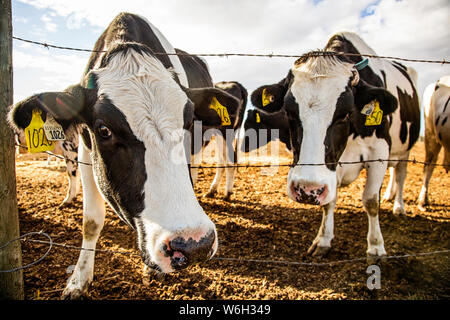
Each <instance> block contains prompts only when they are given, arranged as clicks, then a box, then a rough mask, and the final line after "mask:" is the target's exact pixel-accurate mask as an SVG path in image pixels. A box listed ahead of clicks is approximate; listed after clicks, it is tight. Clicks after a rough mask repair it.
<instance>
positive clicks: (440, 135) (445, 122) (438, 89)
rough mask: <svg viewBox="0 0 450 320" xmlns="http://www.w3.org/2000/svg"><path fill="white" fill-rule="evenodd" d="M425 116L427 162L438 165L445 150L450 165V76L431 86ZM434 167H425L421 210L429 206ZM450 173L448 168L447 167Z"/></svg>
mask: <svg viewBox="0 0 450 320" xmlns="http://www.w3.org/2000/svg"><path fill="white" fill-rule="evenodd" d="M423 105H424V109H423V110H424V116H425V162H427V163H436V162H437V160H438V156H439V152H440V151H441V148H442V147H443V148H444V162H443V164H444V165H447V166H448V165H450V76H445V77H442V78H440V79H439V80H438V81H437V82H436V83H432V84H430V85H429V86H428V87H427V88H426V89H425V92H424V96H423ZM433 170H434V165H427V164H426V165H425V166H424V167H423V184H422V189H421V191H420V195H419V199H418V204H419V208H420V209H421V210H425V206H426V205H428V184H429V183H430V179H431V175H432V174H433ZM446 171H447V172H448V167H446Z"/></svg>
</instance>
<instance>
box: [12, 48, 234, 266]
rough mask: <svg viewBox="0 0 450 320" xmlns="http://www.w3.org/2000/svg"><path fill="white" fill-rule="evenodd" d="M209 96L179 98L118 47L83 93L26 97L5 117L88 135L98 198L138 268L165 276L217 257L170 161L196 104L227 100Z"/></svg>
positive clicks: (153, 67) (156, 67)
mask: <svg viewBox="0 0 450 320" xmlns="http://www.w3.org/2000/svg"><path fill="white" fill-rule="evenodd" d="M86 84H87V86H88V87H89V89H87V88H85V86H86ZM209 89H211V88H208V89H205V90H204V95H203V96H202V94H201V92H202V90H201V89H197V90H195V91H194V92H191V91H190V90H188V89H186V90H182V89H181V88H180V86H179V85H178V84H177V83H176V82H175V81H174V79H173V74H172V73H170V72H169V71H168V70H166V69H165V68H164V66H163V65H162V64H161V63H160V62H159V60H157V59H155V58H154V57H153V56H151V54H150V53H149V52H148V50H147V49H146V48H145V47H137V45H136V44H132V45H130V46H125V45H123V44H122V45H121V48H120V49H119V48H115V49H114V48H113V49H112V50H111V51H110V52H108V53H106V54H105V56H104V57H103V59H102V61H101V64H100V68H99V69H97V70H95V71H91V72H90V74H89V75H88V76H87V77H86V79H85V81H84V86H81V85H75V86H72V87H69V88H68V89H66V90H65V91H63V92H46V93H41V94H37V95H34V96H31V97H29V98H28V99H26V100H24V101H21V102H19V103H17V104H16V105H14V106H13V108H12V110H11V111H10V114H9V117H10V122H11V123H12V124H13V125H14V126H15V127H17V128H19V129H22V130H23V129H24V128H25V127H27V126H28V124H29V122H30V119H31V114H32V110H33V109H40V110H41V111H42V118H43V120H44V121H45V118H46V116H47V114H51V115H52V116H53V117H54V118H55V119H56V121H58V122H59V123H60V124H61V125H62V126H63V128H64V129H65V130H70V129H71V128H74V127H76V126H78V125H82V126H84V127H85V128H87V129H88V130H87V131H88V134H87V135H84V134H83V140H84V145H86V146H87V147H88V148H89V149H90V151H91V152H90V154H91V159H92V168H93V172H94V179H95V183H96V186H97V188H98V190H99V191H100V193H101V194H102V195H103V198H104V199H105V200H106V201H107V202H108V203H109V204H110V206H111V207H112V208H113V209H114V211H115V212H116V213H117V214H118V215H119V216H120V217H121V218H122V219H123V220H124V221H125V222H126V223H127V224H129V225H130V226H132V227H133V228H136V229H137V234H138V245H139V249H140V250H141V253H142V257H143V259H144V262H145V263H146V264H147V265H149V266H150V267H151V268H153V269H156V270H158V271H161V272H171V271H174V270H177V269H181V268H183V267H186V266H187V265H189V264H191V263H194V262H198V261H201V260H205V259H207V258H209V257H211V256H212V255H213V254H214V253H215V251H216V250H217V243H218V242H217V232H216V229H215V226H214V224H213V223H212V221H211V220H210V219H209V218H208V216H207V215H206V214H205V213H204V211H203V210H202V208H201V207H200V205H199V204H198V202H197V200H196V197H195V194H194V191H193V189H192V186H191V182H190V177H189V171H188V167H187V165H186V162H184V163H180V162H179V161H178V162H177V161H173V159H172V156H173V150H174V148H176V147H177V146H179V144H180V142H181V143H182V140H183V130H182V129H183V128H189V127H190V126H191V124H192V121H193V117H194V116H193V115H194V108H195V107H196V106H195V104H196V103H199V104H202V103H210V100H211V99H212V97H215V98H216V99H217V100H219V101H222V103H224V104H225V102H224V101H223V100H224V97H225V99H228V98H229V97H228V96H223V95H222V92H221V91H220V90H218V89H214V90H209ZM191 94H192V99H190V95H191ZM227 102H228V103H233V102H235V101H233V100H227ZM235 103H238V102H235Z"/></svg>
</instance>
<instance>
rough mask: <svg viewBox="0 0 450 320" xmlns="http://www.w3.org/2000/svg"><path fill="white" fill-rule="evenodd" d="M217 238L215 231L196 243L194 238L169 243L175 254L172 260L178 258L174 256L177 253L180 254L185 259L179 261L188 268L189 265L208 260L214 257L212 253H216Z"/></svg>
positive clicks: (179, 238)
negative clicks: (215, 243)
mask: <svg viewBox="0 0 450 320" xmlns="http://www.w3.org/2000/svg"><path fill="white" fill-rule="evenodd" d="M215 237H216V236H215V233H214V231H211V232H209V233H208V234H207V235H206V236H204V237H203V238H201V239H200V240H199V241H196V240H194V239H192V238H189V239H188V240H186V239H184V238H182V237H177V238H175V239H173V240H172V241H170V242H169V246H170V248H171V249H172V250H173V252H174V254H173V255H172V256H171V259H172V260H173V259H174V258H178V257H174V256H175V253H179V254H180V255H182V256H183V259H177V261H179V262H180V261H181V262H183V263H182V265H183V267H184V266H187V265H188V264H192V263H195V262H200V261H204V260H207V259H208V258H210V257H211V256H212V253H213V251H214V250H213V245H214V241H215Z"/></svg>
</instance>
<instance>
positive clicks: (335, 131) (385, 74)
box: [252, 32, 420, 256]
mask: <svg viewBox="0 0 450 320" xmlns="http://www.w3.org/2000/svg"><path fill="white" fill-rule="evenodd" d="M335 52H345V53H356V54H358V53H361V54H375V52H374V51H373V50H372V49H371V48H370V47H368V46H367V44H366V43H365V42H364V41H363V40H362V39H361V38H360V37H359V36H358V35H357V34H355V33H351V32H342V33H338V34H335V35H333V36H332V37H331V38H330V39H329V41H328V43H327V45H326V46H325V49H324V50H323V52H321V54H322V55H321V56H317V55H314V54H310V55H307V56H305V57H303V58H300V59H298V60H297V61H296V62H295V64H294V66H293V68H292V69H291V70H290V71H289V74H288V76H287V77H286V78H285V79H283V80H282V81H280V82H279V83H278V84H274V85H266V86H262V87H260V88H258V89H256V90H255V91H254V92H253V93H252V101H254V104H255V103H256V104H255V106H256V107H257V108H259V109H261V110H266V111H268V112H273V111H277V110H280V109H282V108H283V110H284V111H285V112H286V114H287V116H288V119H289V129H290V135H291V142H292V148H293V150H294V167H292V168H291V169H290V171H289V174H288V179H287V193H288V195H289V197H290V198H291V199H293V200H295V201H298V202H301V203H312V204H318V205H320V206H322V207H323V218H322V223H321V226H320V229H319V232H318V234H317V236H316V238H315V239H314V241H313V243H312V245H311V247H310V248H309V250H308V253H310V254H311V253H312V254H314V255H323V254H325V253H327V252H328V250H329V249H330V248H331V240H332V239H333V237H334V231H333V228H334V226H333V225H334V222H333V212H334V207H335V205H336V199H337V188H338V187H339V186H345V185H348V184H349V183H351V182H352V181H354V180H355V179H356V178H357V177H358V175H359V173H360V171H361V170H362V169H364V168H365V169H366V171H367V180H366V185H365V187H364V192H363V195H362V200H363V205H364V209H365V211H366V212H367V214H368V219H369V230H368V235H367V242H368V249H367V254H368V255H369V256H381V255H385V254H386V251H385V248H384V241H383V236H382V234H381V230H380V225H379V221H378V210H379V202H380V199H379V193H380V189H381V184H382V182H383V178H384V175H385V172H386V168H387V166H388V163H387V162H378V161H377V162H371V163H355V164H344V165H342V166H340V165H339V166H338V165H337V162H338V161H349V162H354V161H356V162H358V161H365V160H377V159H388V158H389V159H392V160H405V159H408V156H409V152H410V150H411V147H412V146H413V144H414V143H415V142H416V140H417V138H418V136H419V126H420V110H419V102H418V97H417V92H416V89H415V84H414V82H413V80H412V78H411V76H410V75H409V73H411V74H414V71H413V70H412V69H410V68H406V67H404V66H402V65H400V64H399V63H396V62H390V61H388V60H384V59H372V58H371V59H368V60H362V58H361V57H359V56H342V55H340V56H336V55H334V54H333V53H335ZM327 53H330V54H328V55H327ZM361 60H362V62H361ZM360 62H361V63H360ZM366 62H368V66H366V67H364V63H366ZM358 69H360V70H358ZM363 113H364V114H363ZM321 163H326V165H313V166H311V165H300V164H321ZM389 165H390V166H393V167H394V168H395V174H394V176H395V183H394V186H393V188H391V191H390V193H389V194H388V197H389V198H390V197H391V196H393V195H394V194H395V196H396V198H395V204H394V213H396V214H399V213H404V210H405V209H404V206H403V199H402V191H403V184H404V181H405V176H406V163H405V162H395V161H392V162H389Z"/></svg>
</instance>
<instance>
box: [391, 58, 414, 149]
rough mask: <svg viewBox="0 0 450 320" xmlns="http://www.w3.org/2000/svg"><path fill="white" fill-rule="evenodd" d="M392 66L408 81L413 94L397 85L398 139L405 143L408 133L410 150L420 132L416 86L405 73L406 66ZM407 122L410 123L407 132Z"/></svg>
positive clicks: (397, 64)
mask: <svg viewBox="0 0 450 320" xmlns="http://www.w3.org/2000/svg"><path fill="white" fill-rule="evenodd" d="M393 66H394V67H396V68H397V70H399V71H400V72H401V73H402V74H403V76H404V77H405V78H406V79H407V80H408V81H409V83H410V84H411V88H412V90H413V95H412V96H410V95H409V94H407V93H406V92H405V91H403V90H401V89H400V88H399V87H397V95H398V102H399V107H400V120H401V122H402V123H401V127H400V141H401V142H402V143H405V142H406V139H407V138H408V135H409V143H408V150H410V149H411V148H412V146H413V145H414V143H416V141H417V139H418V138H419V133H420V106H419V97H418V96H417V91H416V88H415V86H414V83H413V82H412V80H411V78H410V76H409V74H408V73H407V71H406V68H405V67H401V66H402V65H401V64H399V63H393ZM407 122H410V123H411V125H410V127H409V132H408V127H407Z"/></svg>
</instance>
